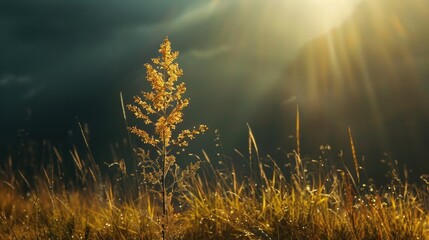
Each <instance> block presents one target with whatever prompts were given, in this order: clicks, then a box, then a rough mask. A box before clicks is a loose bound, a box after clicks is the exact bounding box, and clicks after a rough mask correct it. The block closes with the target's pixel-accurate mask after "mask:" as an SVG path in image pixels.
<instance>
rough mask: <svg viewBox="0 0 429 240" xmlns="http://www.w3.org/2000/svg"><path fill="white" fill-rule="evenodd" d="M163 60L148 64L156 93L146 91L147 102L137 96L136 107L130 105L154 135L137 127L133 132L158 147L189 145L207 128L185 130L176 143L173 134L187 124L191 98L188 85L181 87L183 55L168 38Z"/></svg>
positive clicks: (143, 93) (153, 89)
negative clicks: (186, 111) (179, 59)
mask: <svg viewBox="0 0 429 240" xmlns="http://www.w3.org/2000/svg"><path fill="white" fill-rule="evenodd" d="M159 52H160V53H161V56H160V57H157V58H152V63H153V65H151V64H145V65H144V66H145V67H146V79H147V81H148V82H149V83H150V85H151V88H152V91H151V92H142V95H143V99H142V98H141V97H139V96H135V97H134V103H135V105H128V106H127V107H128V109H129V110H130V111H131V112H133V113H134V115H135V116H136V118H138V119H142V120H143V121H144V123H145V124H147V125H149V124H152V125H154V127H155V129H154V135H151V134H149V133H148V132H147V131H145V130H142V129H140V128H138V127H136V126H134V127H131V128H130V131H131V132H132V133H133V134H135V135H137V136H138V137H140V139H142V141H143V142H144V143H146V144H150V145H152V146H157V145H158V144H162V145H163V146H165V147H167V146H169V145H170V144H173V145H176V146H187V145H188V142H187V141H186V140H187V139H193V138H194V136H195V135H197V134H200V133H204V132H205V131H206V130H207V126H205V125H200V126H199V128H198V129H194V130H183V131H182V132H181V133H180V134H179V135H178V136H177V138H176V139H175V140H172V131H173V130H174V129H176V125H177V124H179V123H181V122H182V121H183V109H184V108H186V107H187V106H188V105H189V99H188V98H182V95H183V94H184V93H185V92H186V85H185V83H184V82H182V83H179V84H177V80H178V78H179V77H181V76H182V75H183V70H182V69H181V68H180V67H179V64H178V63H177V62H175V60H176V58H177V57H178V56H179V52H178V51H174V52H172V50H171V43H170V41H169V40H168V38H165V39H164V42H163V43H162V44H161V45H160V49H159Z"/></svg>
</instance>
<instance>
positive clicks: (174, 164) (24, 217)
mask: <svg viewBox="0 0 429 240" xmlns="http://www.w3.org/2000/svg"><path fill="white" fill-rule="evenodd" d="M159 52H160V53H161V57H160V58H154V59H152V61H153V64H155V65H157V66H158V67H153V66H152V65H150V64H146V65H145V66H146V70H147V76H146V79H147V80H148V81H149V82H150V83H151V86H152V92H144V93H143V98H141V97H135V98H134V102H135V105H127V108H128V109H129V111H131V112H132V113H133V114H134V116H135V117H136V118H137V120H142V121H143V122H144V124H145V125H148V126H152V127H153V128H154V131H153V132H152V133H150V132H148V131H146V130H145V129H146V128H139V127H136V126H131V127H128V129H129V131H130V132H131V133H133V134H135V135H136V136H137V138H138V139H140V140H141V141H142V142H143V145H142V146H141V147H140V145H138V147H137V146H135V147H134V144H130V145H129V150H130V152H132V153H133V154H132V156H133V157H132V158H131V159H118V160H115V161H103V160H100V159H95V158H94V156H93V154H92V153H91V148H90V147H89V144H88V141H87V138H86V136H85V133H84V131H83V130H82V128H81V130H82V131H81V133H82V137H83V142H84V146H85V148H84V149H78V148H72V149H70V150H60V149H59V148H57V147H55V146H50V145H49V144H43V152H44V154H43V156H44V157H42V159H34V158H35V156H32V155H31V153H32V152H34V149H33V148H34V146H32V145H31V144H29V145H27V152H28V153H29V158H28V159H27V161H26V162H25V164H22V163H18V162H16V160H15V159H14V158H13V156H12V155H10V157H8V158H7V159H2V161H1V169H0V179H1V181H0V236H1V237H0V239H429V226H428V224H429V215H428V210H429V195H428V190H429V189H428V185H427V184H428V183H427V182H426V178H425V177H424V176H423V177H422V178H421V182H419V183H409V182H408V175H407V174H408V173H407V172H406V171H404V173H402V171H400V170H399V169H400V168H399V167H400V166H398V163H397V162H396V161H393V160H387V161H386V166H387V169H388V170H387V172H386V174H387V175H388V176H389V178H388V179H389V180H388V182H387V184H383V185H377V184H375V183H374V182H373V180H372V178H371V176H367V174H366V167H365V164H364V162H362V161H360V160H359V159H358V158H357V156H356V152H355V149H354V144H353V136H352V133H351V130H350V129H349V131H348V132H349V139H348V142H349V145H350V149H351V153H352V154H351V155H350V156H346V155H345V154H341V153H340V154H339V155H338V154H337V153H335V152H334V151H332V150H331V147H330V146H328V145H324V146H321V147H320V155H319V156H314V157H311V156H307V155H306V154H305V153H301V151H300V137H299V136H300V125H299V123H300V122H299V111H298V110H297V118H296V136H295V139H296V146H293V147H292V149H289V150H287V151H284V154H283V156H282V157H280V159H279V158H277V159H274V158H273V157H271V156H270V155H261V154H260V149H258V144H257V138H255V136H254V134H253V132H252V129H251V127H250V126H248V136H247V140H248V148H247V149H246V151H242V150H239V149H234V153H233V154H226V153H225V152H224V151H222V150H219V149H222V147H220V146H221V145H222V139H221V137H220V133H219V131H217V130H215V131H214V132H215V133H216V136H217V137H216V139H215V140H216V145H217V150H218V151H217V152H216V154H211V153H210V154H209V153H208V152H207V151H205V150H201V151H199V152H197V153H189V154H184V153H182V154H178V153H176V151H177V150H178V149H179V150H180V148H185V147H187V146H188V144H189V143H188V141H190V140H193V139H194V138H195V136H196V135H198V134H202V133H204V132H206V131H208V128H207V126H205V125H199V126H198V127H196V128H191V129H189V130H182V131H181V132H180V133H178V134H177V135H174V133H175V131H174V130H175V129H176V125H178V124H179V123H181V122H182V121H183V109H184V108H185V107H186V106H187V105H188V104H189V99H186V98H182V94H184V93H185V92H186V87H185V85H184V84H183V83H180V84H177V85H175V84H176V81H177V79H178V78H179V77H180V76H181V75H182V74H183V72H182V71H181V69H180V68H179V67H178V65H177V63H173V61H174V60H175V59H176V57H177V56H178V52H172V51H171V46H170V42H169V41H168V39H167V38H166V39H165V40H164V42H163V43H162V44H161V47H160V51H159ZM162 72H163V73H162ZM123 108H124V109H123V110H124V120H125V122H127V123H128V121H127V117H126V113H125V106H123ZM129 122H130V123H131V121H129ZM143 126H144V125H143ZM243 138H244V139H245V137H243ZM129 140H130V141H129V143H131V142H133V141H132V140H131V137H130V138H129ZM175 147H179V148H175ZM209 152H211V151H209ZM179 153H180V151H179ZM229 155H231V156H229ZM176 158H177V159H176ZM179 160H180V161H179ZM100 162H102V164H100Z"/></svg>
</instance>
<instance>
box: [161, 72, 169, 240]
mask: <svg viewBox="0 0 429 240" xmlns="http://www.w3.org/2000/svg"><path fill="white" fill-rule="evenodd" d="M166 74H167V72H166V69H165V67H164V74H163V78H164V79H163V80H164V81H165V80H166ZM165 91H166V89H165V84H164V95H165ZM163 115H164V116H163V117H164V119H167V104H166V100H165V99H164V109H163ZM166 140H167V139H166V137H165V128H164V129H163V130H162V239H163V240H165V235H166V231H165V225H166V223H167V222H168V216H167V204H166V199H167V189H166V181H165V179H166V173H167V169H166V160H167V142H166Z"/></svg>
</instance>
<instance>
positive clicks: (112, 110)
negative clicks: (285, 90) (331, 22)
mask: <svg viewBox="0 0 429 240" xmlns="http://www.w3.org/2000/svg"><path fill="white" fill-rule="evenodd" d="M302 2H303V3H304V4H301V2H300V3H299V4H298V3H297V2H296V1H279V0H273V1H250V0H235V1H195V0H180V1H177V0H168V1H167V0H166V1H157V0H145V1H143V0H140V1H137V0H135V1H134V0H126V1H114V0H104V1H101V0H98V1H83V0H77V1H55V0H41V1H30V0H28V1H22V0H18V1H2V2H1V3H0V26H1V29H2V31H0V39H1V40H0V41H1V42H0V52H1V53H2V54H1V55H0V77H3V78H5V79H9V80H7V81H6V80H4V79H3V81H4V82H5V83H6V82H11V80H10V77H9V76H14V77H13V78H15V80H16V79H20V78H21V77H27V78H29V79H31V81H29V82H27V83H25V84H24V83H23V84H18V83H16V84H4V86H1V87H0V100H1V104H0V108H1V109H2V110H3V111H2V112H3V113H4V114H5V117H2V118H0V128H1V129H0V131H1V132H2V133H3V136H5V134H6V135H8V136H14V134H15V133H16V130H17V129H19V128H26V129H29V131H30V132H32V133H33V136H35V137H39V138H49V139H54V140H55V141H63V140H64V137H63V138H61V137H60V135H64V134H66V133H67V132H68V130H69V129H74V128H75V126H76V118H75V117H76V116H78V117H79V119H81V120H82V121H83V122H88V123H89V126H90V127H91V129H92V136H93V137H94V138H95V137H98V138H103V139H102V140H103V143H106V142H109V141H110V139H117V136H118V134H116V133H115V129H118V130H121V131H122V130H123V123H122V120H121V106H120V104H119V99H118V95H119V92H120V91H122V92H123V93H124V100H125V102H126V103H127V102H130V101H131V99H132V98H131V96H132V95H135V94H137V93H138V92H139V90H140V89H142V88H143V87H145V86H146V85H145V84H146V83H145V81H144V75H145V72H144V68H143V66H142V64H143V63H145V62H149V61H150V57H154V56H156V55H157V54H158V53H157V49H158V47H159V43H160V42H161V41H162V39H163V38H164V37H165V36H169V38H170V39H171V41H172V42H173V48H174V49H175V50H179V51H180V52H181V55H180V58H179V63H180V64H181V67H183V68H184V70H185V75H184V77H183V80H184V81H186V82H187V83H188V87H189V89H192V91H191V90H190V91H189V92H188V96H190V97H191V98H192V100H193V101H192V104H191V107H190V108H189V112H187V114H188V115H187V116H189V117H190V118H195V119H199V121H202V122H207V123H208V124H209V125H210V126H211V127H212V129H215V128H225V129H227V130H226V131H228V132H229V133H230V134H229V135H228V136H227V138H228V139H232V138H233V137H232V136H233V135H235V136H234V137H238V138H243V135H240V134H235V133H236V131H237V129H245V123H246V122H247V121H249V119H250V117H251V116H252V115H254V114H255V113H257V109H258V108H259V107H260V105H261V104H263V102H262V101H259V100H261V99H264V98H266V97H269V91H270V89H272V88H275V86H276V85H275V84H274V83H275V82H276V81H279V78H278V77H279V75H280V71H281V69H282V68H283V66H284V65H286V64H287V62H288V61H289V60H290V59H292V58H293V57H294V55H295V53H296V52H297V49H298V48H299V47H300V46H302V45H303V44H304V43H305V42H306V41H307V40H308V39H310V38H311V37H313V36H315V35H317V34H319V33H321V30H320V29H319V28H318V27H317V26H316V25H314V21H313V20H312V19H313V14H312V13H309V12H307V11H306V8H307V6H308V4H309V3H311V2H312V1H310V0H306V1H302ZM15 80H14V81H15ZM194 99H197V100H198V101H195V100H194ZM225 106H228V108H225ZM207 109H210V111H207ZM20 119H21V120H22V121H18V120H20ZM27 120H28V121H27ZM240 131H241V130H240ZM115 134H116V135H115ZM121 134H123V131H122V132H121ZM119 135H120V134H119ZM3 139H8V137H7V136H6V137H4V138H3ZM80 140H81V139H78V140H77V141H80ZM74 143H75V142H74ZM107 144H108V143H107ZM107 144H105V145H107Z"/></svg>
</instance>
